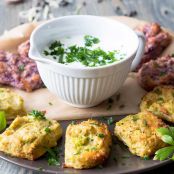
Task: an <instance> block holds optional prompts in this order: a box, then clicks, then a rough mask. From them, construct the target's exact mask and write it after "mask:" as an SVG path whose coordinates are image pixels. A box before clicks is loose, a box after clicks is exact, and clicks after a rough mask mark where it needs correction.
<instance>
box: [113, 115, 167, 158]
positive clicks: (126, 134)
mask: <svg viewBox="0 0 174 174" xmlns="http://www.w3.org/2000/svg"><path fill="white" fill-rule="evenodd" d="M165 126H166V125H165V124H164V123H163V122H162V120H161V119H159V118H157V117H156V116H154V115H153V114H152V113H150V112H140V113H138V114H136V115H129V116H127V117H125V118H123V119H122V120H120V121H119V122H117V123H116V126H115V130H114V134H115V135H116V136H117V137H118V138H119V139H120V140H121V141H123V142H124V143H125V144H126V145H127V146H128V148H129V150H130V152H131V153H132V154H135V155H137V156H140V157H148V156H151V155H153V154H154V153H155V152H156V151H157V150H158V149H160V148H162V147H164V146H165V143H164V142H163V141H162V140H161V139H160V137H159V136H158V134H157V131H156V129H157V128H159V127H165Z"/></svg>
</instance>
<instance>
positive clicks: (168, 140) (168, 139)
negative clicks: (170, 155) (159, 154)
mask: <svg viewBox="0 0 174 174" xmlns="http://www.w3.org/2000/svg"><path fill="white" fill-rule="evenodd" d="M161 139H162V140H163V141H164V142H165V143H167V144H170V145H174V141H173V138H172V137H171V136H170V135H163V136H162V137H161Z"/></svg>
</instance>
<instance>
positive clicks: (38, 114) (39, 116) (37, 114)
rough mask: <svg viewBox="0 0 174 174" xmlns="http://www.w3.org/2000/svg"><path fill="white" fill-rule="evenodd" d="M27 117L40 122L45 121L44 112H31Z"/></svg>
mask: <svg viewBox="0 0 174 174" xmlns="http://www.w3.org/2000/svg"><path fill="white" fill-rule="evenodd" d="M28 115H30V116H33V117H34V118H36V119H40V120H45V119H46V117H45V112H44V111H38V110H32V111H31V112H30V113H29V114H28Z"/></svg>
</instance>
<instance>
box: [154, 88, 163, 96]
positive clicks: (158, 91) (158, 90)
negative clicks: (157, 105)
mask: <svg viewBox="0 0 174 174" xmlns="http://www.w3.org/2000/svg"><path fill="white" fill-rule="evenodd" d="M154 92H155V93H156V94H157V95H161V94H162V91H161V90H160V89H159V88H156V89H154Z"/></svg>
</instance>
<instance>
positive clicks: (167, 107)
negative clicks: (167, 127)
mask: <svg viewBox="0 0 174 174" xmlns="http://www.w3.org/2000/svg"><path fill="white" fill-rule="evenodd" d="M140 109H141V111H149V112H152V113H153V114H154V115H156V116H158V117H160V118H162V119H164V120H167V121H170V122H173V123H174V87H172V86H159V87H156V88H154V90H153V91H151V92H149V93H147V94H146V95H145V96H144V97H143V99H142V101H141V104H140Z"/></svg>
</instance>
